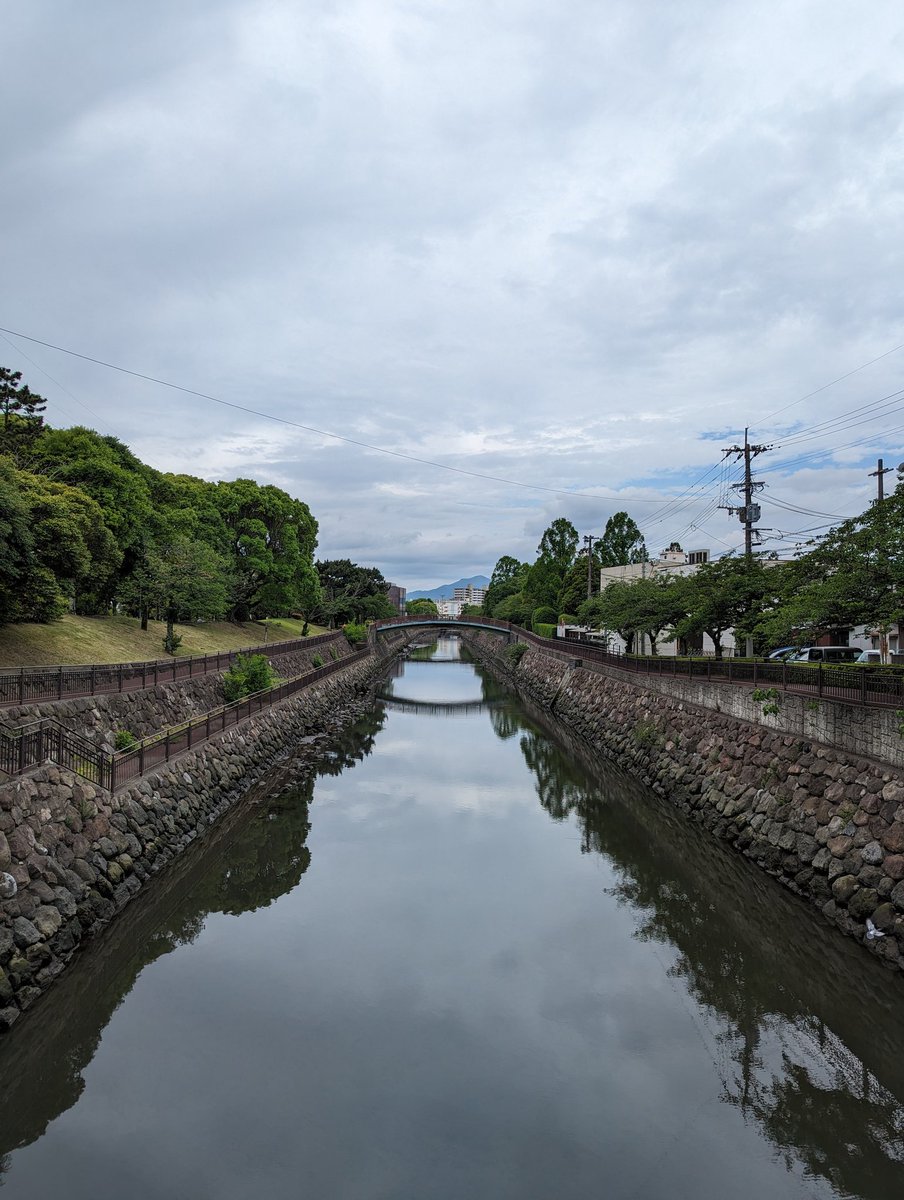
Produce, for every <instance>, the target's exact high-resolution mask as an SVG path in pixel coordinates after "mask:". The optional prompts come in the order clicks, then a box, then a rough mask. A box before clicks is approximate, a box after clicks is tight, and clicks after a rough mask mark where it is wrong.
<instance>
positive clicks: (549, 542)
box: [537, 517, 579, 577]
mask: <svg viewBox="0 0 904 1200" xmlns="http://www.w3.org/2000/svg"><path fill="white" fill-rule="evenodd" d="M578 540H579V539H578V531H577V530H576V529H575V527H574V526H573V525H572V523H571V522H570V521H569V520H567V518H565V517H557V518H556V520H555V521H553V523H552V524H551V525H550V526H548V527H547V529H545V530H544V532H543V536H542V537H541V538H540V544H539V546H538V547H537V557H538V558H543V559H546V561H547V562H548V563H549V565H550V566H551V567H552V568H553V569H554V570H555V571H556V572H557V574H558V575H559V576H563V577H564V575H565V574H566V572H567V571H568V570H569V568H570V567H571V564H572V563H573V562H574V556H575V554H576V553H577V548H578Z"/></svg>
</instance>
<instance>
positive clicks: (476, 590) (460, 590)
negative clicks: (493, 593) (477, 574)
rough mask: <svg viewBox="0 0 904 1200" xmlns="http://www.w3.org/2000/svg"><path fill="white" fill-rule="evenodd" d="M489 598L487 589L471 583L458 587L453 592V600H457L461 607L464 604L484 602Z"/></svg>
mask: <svg viewBox="0 0 904 1200" xmlns="http://www.w3.org/2000/svg"><path fill="white" fill-rule="evenodd" d="M486 598H487V589H486V588H482V587H474V585H473V584H471V583H469V584H468V585H467V587H457V588H455V590H454V591H453V593H452V599H453V601H457V602H458V604H459V607H460V606H461V605H462V604H483V602H484V600H486Z"/></svg>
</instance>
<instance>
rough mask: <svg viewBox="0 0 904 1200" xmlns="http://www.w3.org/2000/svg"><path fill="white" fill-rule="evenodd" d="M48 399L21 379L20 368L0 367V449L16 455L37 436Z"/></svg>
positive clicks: (29, 445)
mask: <svg viewBox="0 0 904 1200" xmlns="http://www.w3.org/2000/svg"><path fill="white" fill-rule="evenodd" d="M46 407H47V401H46V400H45V399H44V397H43V396H39V395H38V394H37V392H33V391H31V390H30V389H29V388H28V386H27V385H26V384H24V383H22V372H21V371H11V370H10V369H9V368H8V367H0V453H3V454H9V455H11V456H13V457H16V458H19V456H20V455H21V453H22V452H23V450H27V449H29V448H30V447H31V446H32V444H33V443H34V441H35V440H36V438H37V437H39V435H40V433H41V430H42V427H43V424H44V418H43V416H42V415H41V414H42V413H43V412H44V409H45V408H46Z"/></svg>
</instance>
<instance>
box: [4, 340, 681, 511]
mask: <svg viewBox="0 0 904 1200" xmlns="http://www.w3.org/2000/svg"><path fill="white" fill-rule="evenodd" d="M0 333H7V334H10V336H12V337H18V338H23V339H24V340H25V341H27V342H34V343H36V344H37V345H39V346H46V347H47V348H48V349H50V350H57V351H59V353H60V354H68V355H70V356H71V357H72V358H79V359H81V360H82V361H83V362H90V363H94V364H95V365H96V366H99V367H106V368H107V369H108V370H111V371H118V372H119V373H120V374H122V375H129V376H131V377H132V378H133V379H142V380H144V381H145V382H146V383H154V384H157V385H158V386H160V387H165V388H170V389H171V390H172V391H176V392H181V393H182V394H183V395H186V396H196V397H197V398H198V399H200V400H209V401H211V403H213V404H219V405H222V406H223V407H224V408H231V409H234V410H236V411H237V412H243V413H248V414H249V415H251V416H254V417H260V418H261V419H262V420H265V421H273V422H275V423H276V424H279V425H287V426H289V427H290V428H293V429H301V430H303V431H304V432H305V433H314V434H316V435H317V436H318V437H323V438H330V439H331V440H333V441H337V442H343V443H345V444H346V445H349V446H358V447H359V448H360V449H363V450H371V451H374V452H375V453H377V454H386V455H389V456H390V457H392V458H400V459H403V460H404V461H405V462H412V463H417V464H419V465H420V466H424V467H435V468H437V469H438V470H440V471H449V472H452V473H453V474H456V475H466V476H468V477H469V478H471V479H483V480H486V481H488V482H490V483H502V484H505V485H506V486H508V487H518V488H525V489H528V490H530V491H533V492H544V493H546V494H548V495H553V496H567V497H568V498H569V499H575V498H576V499H580V500H591V501H594V502H596V503H599V501H600V500H618V501H621V502H624V503H631V504H657V505H659V506H660V507H662V500H661V498H657V499H655V500H652V499H650V500H648V499H645V498H642V497H625V496H623V495H620V494H619V493H617V492H609V493H606V492H603V491H600V492H579V491H566V490H565V489H564V488H553V487H544V486H543V485H542V484H539V483H525V482H524V481H523V480H520V479H507V478H505V477H504V476H501V475H492V474H490V473H489V472H485V471H471V470H468V469H467V468H466V467H454V466H451V465H450V464H449V463H441V462H436V461H435V460H433V459H429V458H420V457H418V456H417V455H415V454H405V453H404V452H403V451H401V450H390V449H388V448H387V447H385V446H377V445H375V444H374V443H372V442H365V441H362V440H361V439H359V438H352V437H347V436H345V435H344V434H341V433H332V432H330V431H329V430H326V429H318V428H316V427H315V426H313V425H304V424H302V423H301V422H300V421H292V420H290V419H289V418H288V417H278V416H275V415H274V414H273V413H268V412H264V411H263V410H261V409H256V408H251V407H249V406H248V405H245V404H236V403H234V402H233V401H231V400H223V399H221V398H220V397H219V396H212V395H210V394H209V393H208V392H200V391H197V390H196V389H195V388H190V387H184V386H183V385H182V384H179V383H172V382H170V381H169V380H166V379H158V378H157V377H156V376H154V375H146V374H145V373H144V372H142V371H133V370H131V369H130V368H128V367H121V366H119V365H117V364H116V363H111V362H107V361H105V360H104V359H102V358H94V357H92V356H91V355H90V354H81V353H79V351H77V350H69V349H67V348H66V347H65V346H58V345H56V344H55V343H53V342H47V341H43V340H42V339H41V338H36V337H30V336H29V335H28V334H27V333H20V332H19V331H17V330H15V329H5V328H4V327H3V326H0ZM688 503H694V501H688Z"/></svg>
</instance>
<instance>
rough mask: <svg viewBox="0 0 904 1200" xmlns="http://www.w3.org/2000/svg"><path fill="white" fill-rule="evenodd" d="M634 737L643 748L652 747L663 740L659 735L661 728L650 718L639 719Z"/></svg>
mask: <svg viewBox="0 0 904 1200" xmlns="http://www.w3.org/2000/svg"><path fill="white" fill-rule="evenodd" d="M633 737H634V741H635V742H636V743H637V745H638V746H640V747H641V748H643V747H648V748H650V749H652V748H653V747H654V746H658V745H659V744H660V742H661V741H662V739H661V737H660V735H659V730H658V729H657V728H656V726H655V724H654V723H653V722H652V721H650V720H643V721H638V722H637V724H636V725H635V726H634V732H633Z"/></svg>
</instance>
